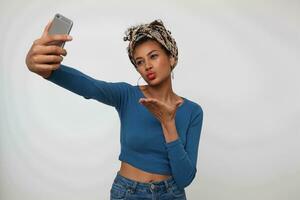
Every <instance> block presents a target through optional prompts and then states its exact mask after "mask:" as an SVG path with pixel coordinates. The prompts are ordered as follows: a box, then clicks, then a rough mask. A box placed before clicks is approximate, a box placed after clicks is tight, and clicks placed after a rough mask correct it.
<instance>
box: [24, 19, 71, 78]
mask: <svg viewBox="0 0 300 200" xmlns="http://www.w3.org/2000/svg"><path fill="white" fill-rule="evenodd" d="M72 25H73V22H72V21H71V20H69V19H67V18H66V17H64V16H62V15H60V14H56V15H55V17H54V19H53V20H51V21H49V23H48V24H47V26H46V27H45V29H44V32H43V34H42V36H41V37H40V38H38V39H36V40H34V42H33V44H32V46H31V48H30V49H29V51H28V53H27V55H26V59H25V62H26V65H27V67H28V69H29V70H30V71H31V72H34V73H36V74H38V75H40V76H43V77H44V78H46V77H49V76H50V74H51V73H52V71H53V70H56V69H58V68H59V66H60V63H61V62H62V60H63V56H66V55H67V51H66V49H64V48H63V46H64V44H65V42H67V41H71V40H72V37H71V36H69V33H70V30H71V28H72ZM50 45H51V46H50Z"/></svg>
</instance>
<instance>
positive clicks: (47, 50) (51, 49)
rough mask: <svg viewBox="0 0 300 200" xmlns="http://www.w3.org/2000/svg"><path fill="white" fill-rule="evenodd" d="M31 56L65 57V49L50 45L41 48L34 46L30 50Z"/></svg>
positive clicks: (40, 46)
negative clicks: (52, 55)
mask: <svg viewBox="0 0 300 200" xmlns="http://www.w3.org/2000/svg"><path fill="white" fill-rule="evenodd" d="M31 51H32V55H41V54H42V55H47V54H54V55H63V56H66V55H67V51H66V49H64V48H62V47H59V46H56V45H51V46H42V45H36V46H34V47H33V48H32V50H31Z"/></svg>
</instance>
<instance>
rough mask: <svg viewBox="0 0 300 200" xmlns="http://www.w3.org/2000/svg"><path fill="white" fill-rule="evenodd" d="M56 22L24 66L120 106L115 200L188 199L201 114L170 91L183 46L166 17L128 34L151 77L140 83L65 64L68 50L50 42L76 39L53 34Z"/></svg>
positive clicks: (139, 65) (140, 66)
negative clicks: (103, 77)
mask: <svg viewBox="0 0 300 200" xmlns="http://www.w3.org/2000/svg"><path fill="white" fill-rule="evenodd" d="M50 24H51V22H49V23H48V25H47V26H46V28H45V30H44V32H43V35H42V37H41V38H39V39H37V40H35V41H34V43H33V45H32V47H31V49H30V50H29V52H28V54H27V57H26V64H27V66H28V69H29V70H30V71H32V72H34V73H37V74H39V75H40V76H42V77H43V78H44V79H46V80H49V81H51V82H53V83H55V84H57V85H59V86H61V87H63V88H65V89H67V90H70V91H72V92H74V93H76V94H78V95H81V96H83V97H84V98H86V99H95V100H97V101H99V102H102V103H104V104H107V105H110V106H114V107H115V109H116V111H117V112H118V114H119V117H120V121H121V130H120V138H121V153H120V155H119V160H120V161H121V167H120V170H119V171H118V172H117V173H116V177H115V179H114V182H113V184H112V188H111V190H110V194H111V199H168V200H169V199H178V200H179V199H186V194H185V187H187V186H188V185H189V184H190V183H191V182H192V181H193V179H194V177H195V175H196V171H197V169H196V164H197V155H198V146H199V140H200V133H201V127H202V120H203V111H202V108H201V106H200V105H198V104H197V103H195V102H193V101H191V100H188V99H186V98H184V97H181V96H179V95H177V94H176V93H174V91H173V89H172V81H171V74H172V73H173V72H172V71H173V70H174V68H175V66H176V65H177V61H178V50H177V45H176V42H175V40H174V38H173V37H172V36H171V32H170V31H168V30H166V28H165V27H164V24H163V22H162V21H161V20H154V21H153V22H151V23H149V24H140V25H137V26H132V27H130V28H128V30H127V31H126V33H125V34H126V37H124V41H129V45H128V48H127V52H128V56H129V59H130V61H131V63H132V64H133V66H134V67H135V69H136V70H137V72H138V73H139V74H140V75H141V77H142V78H143V79H144V80H145V81H146V82H147V85H142V86H139V85H131V84H128V83H126V82H106V81H103V80H97V79H94V78H92V77H90V76H88V75H86V74H83V73H82V72H80V71H78V70H76V69H74V68H71V67H68V66H66V65H62V64H61V61H62V60H63V57H62V56H66V54H67V52H66V50H65V49H63V48H60V47H58V46H53V45H49V44H50V43H52V44H53V42H57V41H71V40H72V38H71V37H70V36H67V35H52V36H50V35H49V34H48V30H49V27H50Z"/></svg>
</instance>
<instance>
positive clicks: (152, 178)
mask: <svg viewBox="0 0 300 200" xmlns="http://www.w3.org/2000/svg"><path fill="white" fill-rule="evenodd" d="M119 174H120V175H122V176H124V177H126V178H128V179H131V180H134V181H138V182H142V183H150V182H157V181H163V180H166V179H168V178H169V177H171V176H170V175H161V174H153V173H149V172H145V171H143V170H140V169H138V168H136V167H134V166H132V165H130V164H129V163H126V162H123V161H122V162H121V168H120V171H119Z"/></svg>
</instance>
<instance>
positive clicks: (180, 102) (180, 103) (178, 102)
mask: <svg viewBox="0 0 300 200" xmlns="http://www.w3.org/2000/svg"><path fill="white" fill-rule="evenodd" d="M182 103H183V102H182V101H181V100H179V101H177V102H176V104H175V105H176V108H178V107H179V106H181V105H182Z"/></svg>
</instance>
